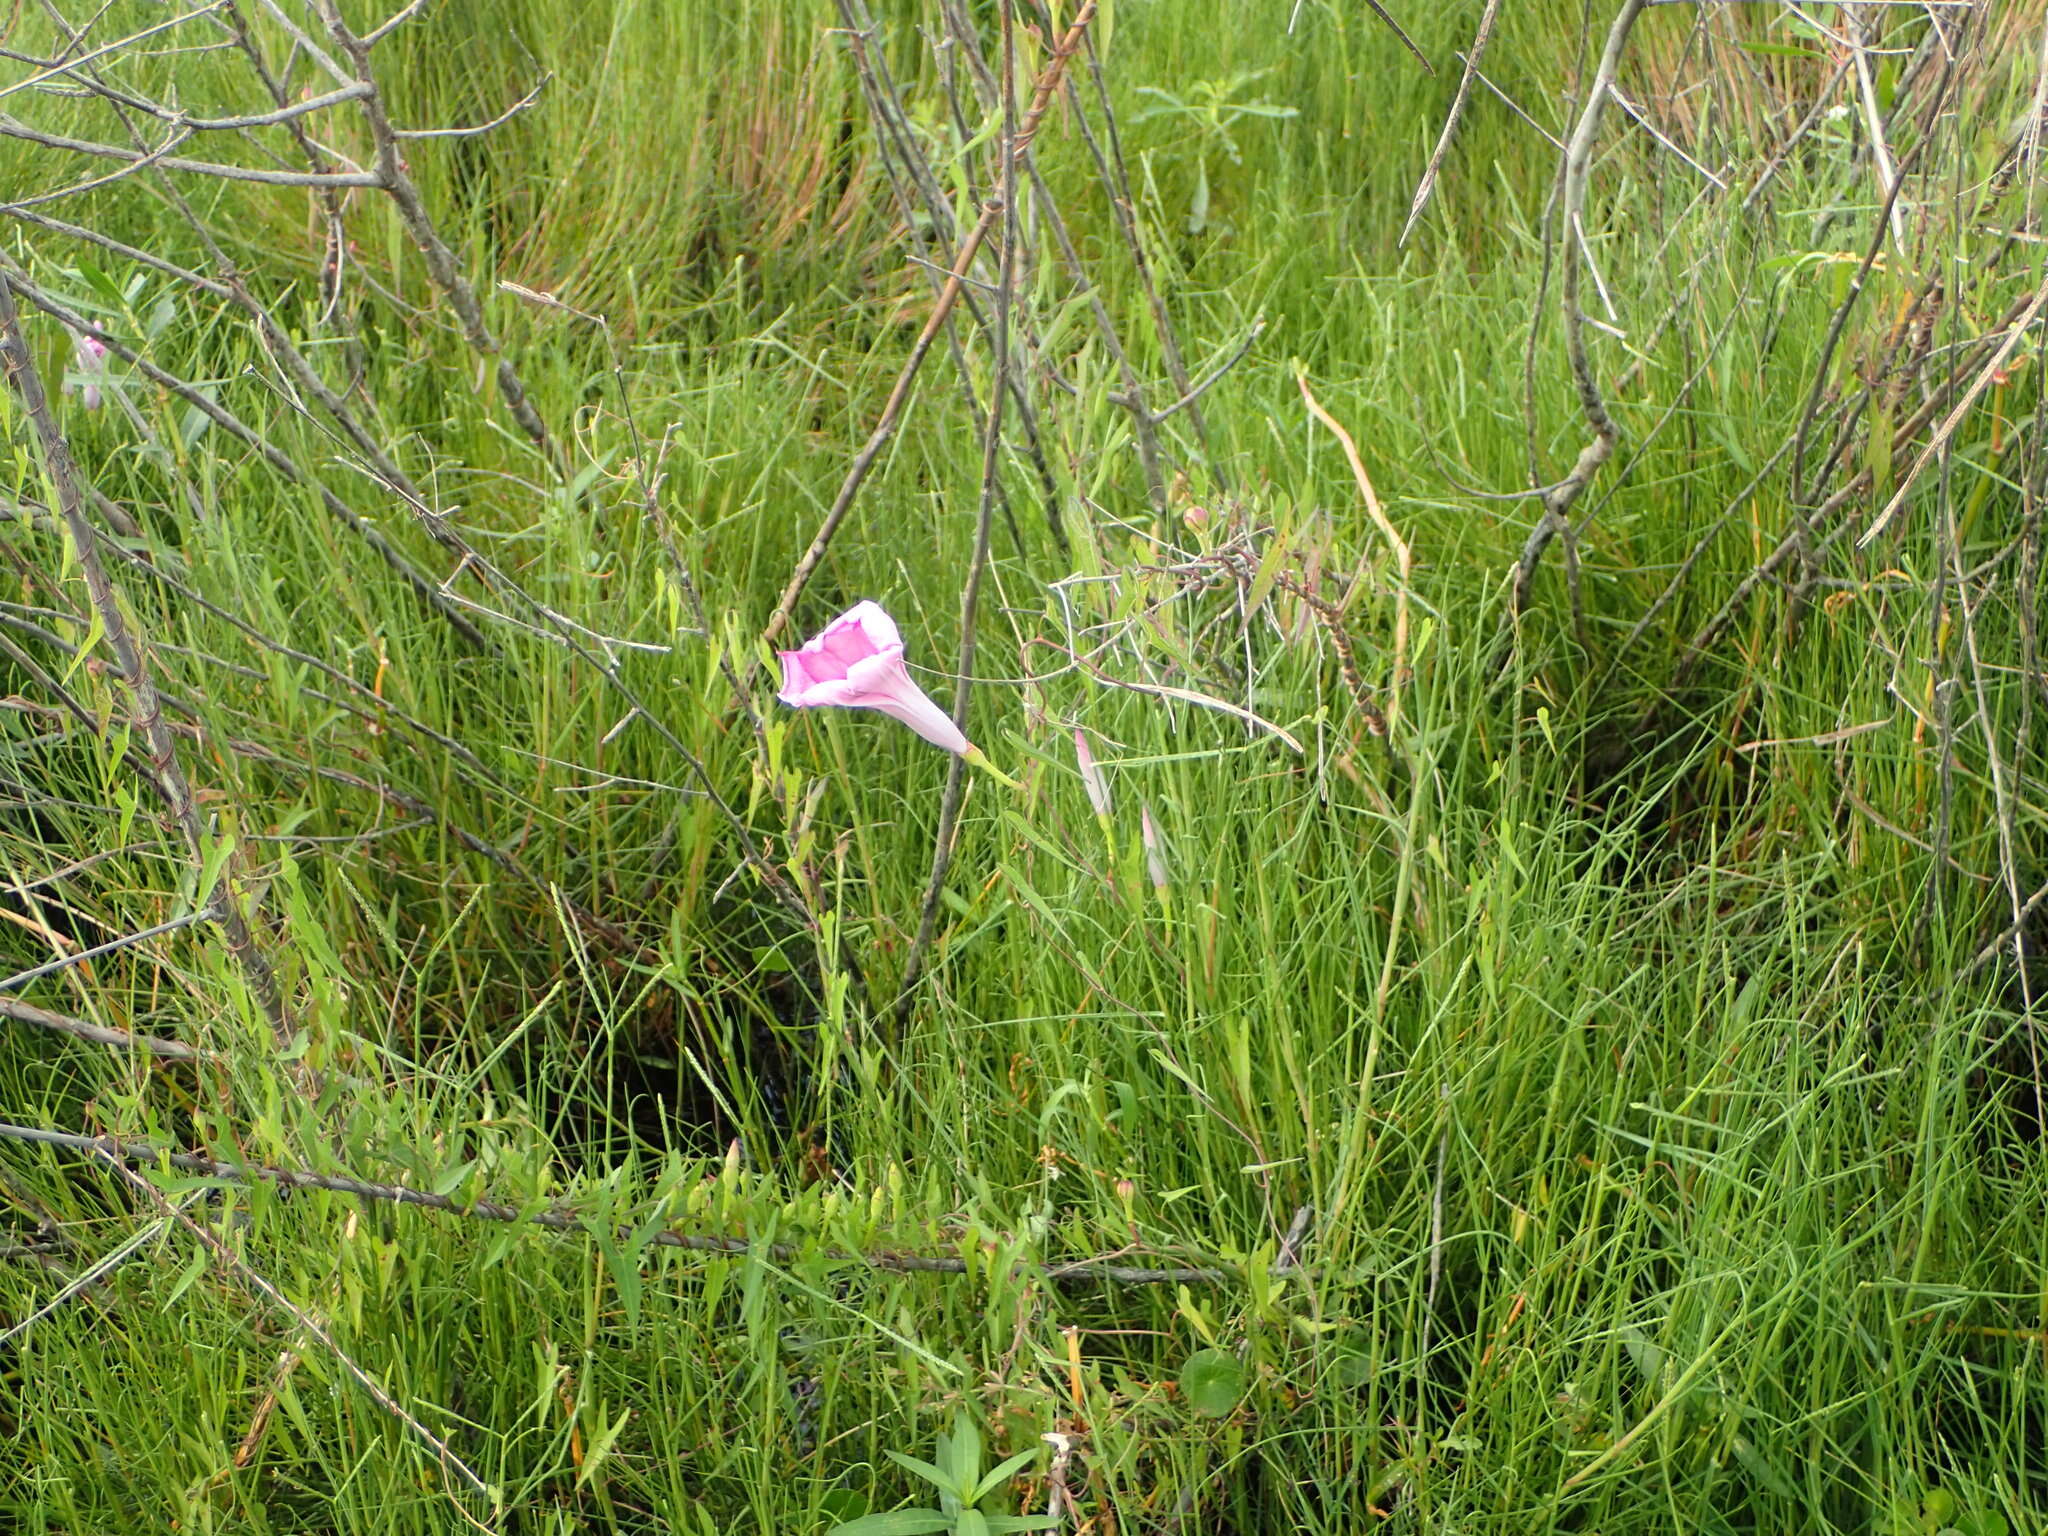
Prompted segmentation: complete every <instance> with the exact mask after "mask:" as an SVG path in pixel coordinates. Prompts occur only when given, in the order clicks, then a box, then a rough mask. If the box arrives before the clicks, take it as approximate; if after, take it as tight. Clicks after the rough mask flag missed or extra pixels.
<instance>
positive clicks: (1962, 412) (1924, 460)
mask: <svg viewBox="0 0 2048 1536" xmlns="http://www.w3.org/2000/svg"><path fill="white" fill-rule="evenodd" d="M2044 308H2048V280H2044V281H2043V282H2042V284H2041V286H2040V287H2039V288H2038V289H2036V290H2035V292H2034V296H2033V298H2031V299H2029V300H2028V301H2027V304H2026V307H2025V308H2024V309H2022V310H2021V311H2020V313H2019V316H2018V317H2017V318H2016V319H2015V320H2014V321H2013V322H2012V324H2011V327H2010V329H2008V330H2007V332H2006V336H2005V342H2004V345H2002V346H2001V347H1999V349H1998V351H1997V353H1996V354H1995V355H1994V356H1993V357H1992V358H1991V360H1990V361H1989V362H1987V363H1985V364H1984V365H1983V367H1981V368H1979V369H1978V370H1977V375H1976V377H1975V378H1973V379H1971V380H1970V387H1969V388H1968V389H1966V390H1964V391H1963V397H1962V399H1960V400H1958V401H1957V402H1956V404H1955V409H1954V410H1952V411H1950V412H1949V413H1948V415H1947V417H1946V418H1944V419H1943V421H1942V423H1941V425H1940V426H1939V427H1937V428H1935V431H1934V435H1933V436H1932V437H1931V438H1929V439H1928V440H1927V446H1926V447H1924V448H1922V449H1921V450H1920V457H1919V458H1917V459H1915V460H1914V461H1913V467H1912V468H1911V469H1910V470H1908V471H1907V472H1906V475H1905V478H1904V479H1903V480H1901V481H1900V482H1899V488H1898V489H1897V490H1896V491H1894V492H1893V493H1892V497H1891V500H1889V501H1887V502H1886V503H1885V505H1884V510H1883V511H1882V512H1880V513H1878V514H1877V516H1876V517H1875V518H1873V519H1872V520H1871V524H1870V526H1869V527H1868V528H1866V529H1864V530H1863V532H1862V534H1861V535H1860V536H1859V537H1858V538H1857V540H1856V547H1857V548H1858V549H1868V548H1869V547H1870V546H1871V544H1872V543H1874V542H1875V541H1876V540H1877V539H1878V538H1879V537H1880V536H1881V535H1882V534H1883V533H1884V531H1885V529H1887V528H1889V527H1890V526H1891V523H1892V519H1893V518H1895V517H1896V516H1898V512H1899V508H1900V507H1901V506H1903V505H1904V504H1905V500H1906V497H1907V496H1908V495H1909V494H1910V493H1911V492H1912V489H1913V487H1914V485H1916V484H1917V483H1918V482H1919V479H1920V476H1921V475H1922V474H1924V473H1925V472H1926V470H1927V466H1928V465H1929V464H1930V463H1932V462H1933V461H1934V458H1935V455H1937V454H1938V453H1940V452H1941V451H1942V449H1943V448H1944V447H1945V446H1946V445H1947V443H1948V440H1949V439H1950V438H1951V437H1952V436H1954V435H1955V430H1956V428H1957V427H1959V426H1961V425H1962V423H1963V418H1964V417H1965V416H1967V415H1968V414H1969V413H1970V407H1971V406H1973V405H1975V404H1976V403H1977V397H1978V396H1979V395H1981V394H1983V393H1984V391H1985V389H1986V388H1988V387H1989V385H1990V383H1991V381H1992V379H1993V377H1994V376H1995V375H1996V374H1997V373H1998V372H1999V370H2000V369H2002V368H2004V366H2005V365H2006V362H2007V361H2008V360H2009V359H2010V358H2011V357H2012V354H2013V352H2014V351H2015V350H2016V349H2017V348H2018V346H2019V344H2020V342H2021V340H2022V339H2023V338H2024V337H2025V336H2026V334H2027V331H2028V329H2029V328H2030V327H2031V326H2032V325H2033V323H2034V322H2035V321H2036V320H2038V319H2039V318H2040V317H2041V312H2042V310H2043V309H2044Z"/></svg>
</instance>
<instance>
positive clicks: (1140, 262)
mask: <svg viewBox="0 0 2048 1536" xmlns="http://www.w3.org/2000/svg"><path fill="white" fill-rule="evenodd" d="M1088 78H1089V80H1090V82H1091V83H1092V84H1093V85H1094V87H1095V103H1096V106H1097V108H1098V109H1099V110H1100V111H1101V113H1102V137H1103V140H1104V141H1105V142H1106V144H1107V146H1108V152H1107V154H1106V155H1105V153H1104V149H1103V145H1102V144H1099V143H1097V142H1096V138H1095V133H1094V130H1093V129H1092V128H1091V127H1090V126H1089V123H1088V114H1087V112H1086V110H1085V109H1084V108H1083V107H1082V105H1081V94H1080V91H1079V90H1078V88H1076V87H1075V85H1074V83H1073V82H1072V81H1069V82H1068V84H1067V94H1068V98H1069V100H1071V101H1072V103H1073V107H1074V127H1075V129H1076V130H1077V131H1078V132H1079V133H1080V135H1081V142H1082V143H1083V144H1085V145H1087V146H1088V152H1089V155H1090V156H1091V157H1092V158H1093V159H1094V161H1095V173H1096V177H1097V179H1098V180H1100V181H1101V183H1102V190H1103V195H1104V196H1105V198H1106V199H1107V200H1108V202H1109V206H1110V212H1111V213H1112V215H1114V217H1115V222H1116V227H1117V233H1118V234H1119V235H1121V236H1122V237H1123V242H1124V248H1125V249H1126V250H1127V251H1129V252H1130V257H1131V270H1132V271H1133V272H1135V273H1136V274H1137V277H1138V287H1139V290H1140V291H1141V292H1142V293H1143V294H1144V295H1145V304H1146V307H1147V308H1148V309H1150V310H1151V312H1152V329H1153V332H1154V334H1155V335H1156V336H1157V337H1158V338H1159V353H1160V357H1161V359H1162V360H1163V361H1164V362H1165V364H1166V376H1167V378H1168V379H1169V380H1171V381H1172V383H1173V388H1174V392H1175V394H1176V395H1177V396H1178V397H1179V398H1180V399H1182V400H1187V399H1189V397H1191V396H1193V397H1195V398H1196V399H1197V400H1199V392H1198V391H1197V390H1196V389H1195V388H1194V386H1193V383H1192V381H1191V380H1190V378H1189V376H1188V370H1187V366H1186V364H1185V363H1183V362H1182V360H1181V352H1180V341H1179V339H1178V338H1177V337H1176V336H1175V335H1174V330H1173V320H1172V317H1171V316H1170V315H1169V313H1168V312H1167V308H1166V300H1165V299H1164V298H1163V297H1162V296H1161V294H1160V292H1159V284H1158V283H1157V282H1156V281H1155V280H1154V279H1153V275H1152V259H1151V257H1150V256H1148V255H1147V254H1146V251H1145V241H1144V236H1143V235H1142V233H1141V232H1140V231H1139V229H1138V215H1137V199H1136V198H1135V197H1134V196H1133V195H1132V192H1131V177H1130V168H1129V166H1128V165H1127V164H1126V162H1125V160H1124V149H1123V136H1122V134H1121V133H1119V132H1118V130H1117V126H1116V111H1115V108H1114V107H1113V106H1112V105H1111V103H1110V98H1109V82H1108V80H1107V79H1106V78H1105V76H1104V73H1103V68H1102V55H1101V53H1100V51H1098V50H1097V49H1096V48H1095V47H1094V45H1093V43H1092V42H1091V43H1090V45H1089V47H1088ZM1133 409H1134V410H1135V409H1138V407H1136V406H1134V407H1133ZM1168 414H1170V413H1168V412H1148V413H1146V415H1145V417H1144V421H1145V429H1146V433H1147V435H1148V436H1149V435H1151V434H1152V433H1153V431H1154V429H1155V428H1156V426H1157V424H1158V423H1159V422H1161V421H1163V420H1164V419H1165V417H1166V415H1168ZM1188 420H1189V421H1190V422H1191V423H1192V424H1193V426H1194V429H1195V439H1196V441H1197V442H1199V443H1200V444H1201V445H1202V452H1203V454H1204V455H1205V456H1206V457H1207V459H1208V461H1209V473H1210V476H1211V477H1212V478H1213V479H1214V480H1215V482H1216V484H1217V486H1218V487H1219V488H1221V487H1224V486H1225V485H1226V484H1227V482H1226V480H1225V477H1224V473H1223V465H1222V463H1221V461H1219V460H1218V459H1217V457H1216V454H1215V452H1214V450H1213V449H1212V448H1211V447H1210V443H1209V424H1208V422H1207V420H1205V419H1204V417H1203V415H1202V408H1201V406H1200V404H1199V403H1196V404H1191V405H1190V406H1189V407H1188ZM1160 509H1161V510H1162V511H1164V510H1165V507H1164V503H1163V499H1161V507H1160Z"/></svg>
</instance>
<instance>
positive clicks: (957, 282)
mask: <svg viewBox="0 0 2048 1536" xmlns="http://www.w3.org/2000/svg"><path fill="white" fill-rule="evenodd" d="M1094 19H1095V0H1082V5H1081V9H1080V12H1079V13H1078V14H1077V15H1076V16H1075V17H1074V24H1073V25H1072V26H1071V27H1069V28H1068V29H1067V33H1066V35H1065V36H1064V37H1062V38H1061V39H1060V41H1059V45H1058V46H1057V47H1056V48H1054V49H1053V54H1052V57H1051V58H1050V59H1048V60H1047V61H1046V64H1045V68H1044V69H1043V70H1042V71H1040V73H1039V77H1038V85H1037V88H1036V90H1035V91H1034V92H1033V94H1032V98H1031V106H1030V108H1029V110H1027V111H1026V112H1025V114H1024V117H1023V121H1022V123H1021V125H1020V126H1019V128H1018V131H1017V136H1016V139H1015V140H1014V141H1013V142H1012V143H1011V145H1010V151H1009V152H1010V154H1011V155H1012V156H1015V155H1017V154H1020V153H1022V149H1023V147H1024V146H1026V145H1028V144H1029V143H1030V142H1031V139H1032V137H1033V136H1034V135H1035V134H1036V133H1037V131H1038V123H1039V119H1041V118H1042V117H1044V116H1045V109H1046V108H1047V106H1049V105H1050V104H1051V102H1052V93H1053V90H1054V88H1055V87H1056V86H1058V84H1059V79H1060V75H1061V74H1062V73H1063V72H1064V71H1065V69H1066V66H1067V61H1068V60H1069V59H1070V58H1072V57H1073V55H1074V50H1075V49H1076V48H1078V47H1080V45H1081V38H1082V37H1083V35H1084V34H1085V33H1086V31H1087V28H1088V24H1089V23H1090V22H1091V21H1093V20H1094ZM1001 212H1002V209H1001V207H1000V205H998V204H996V203H990V204H989V205H988V206H987V207H985V208H983V209H982V211H981V217H980V219H978V220H977V221H976V222H975V225H974V228H973V229H972V230H971V231H970V232H969V233H968V236H967V238H966V240H965V241H963V242H962V243H961V246H960V253H959V255H958V256H956V257H955V258H954V261H953V268H952V270H951V271H950V272H949V273H948V274H947V276H946V286H945V287H944V288H942V289H940V290H939V297H938V299H937V300H936V301H935V302H934V303H933V305H932V312H931V315H930V317H929V318H928V319H927V320H926V321H925V323H924V329H923V330H922V331H920V332H919V333H918V337H917V340H916V341H915V342H914V343H913V344H912V345H911V349H910V356H909V358H908V359H906V360H905V362H904V364H903V370H902V372H901V373H899V374H898V375H897V377H896V386H895V388H893V389H891V390H890V391H889V398H888V401H887V402H886V403H885V404H884V405H883V407H882V415H881V418H880V420H878V421H877V422H876V423H875V429H874V431H872V432H870V433H869V434H868V440H867V441H866V442H865V443H864V444H862V445H861V450H860V452H859V453H857V454H855V455H854V457H853V463H852V464H851V465H850V466H848V468H847V471H846V478H845V479H844V480H843V481H841V482H840V486H839V494H838V495H836V496H834V497H833V498H832V505H831V507H830V508H829V509H828V510H827V511H826V513H825V520H824V522H822V523H821V524H819V525H818V532H817V534H816V536H815V537H814V538H812V540H811V542H810V547H809V548H807V549H806V550H805V551H804V553H803V558H802V559H800V560H798V561H797V563H796V569H795V570H793V571H792V572H791V573H790V577H789V584H788V585H787V586H785V587H784V588H783V589H782V596H781V597H780V598H778V599H777V600H776V603H775V611H774V612H773V613H772V614H770V615H769V616H768V623H767V625H766V626H765V627H764V628H763V629H762V631H761V639H762V640H763V642H765V643H768V644H773V643H774V641H775V638H776V636H778V635H780V634H781V633H782V631H783V629H784V628H786V627H787V626H788V624H789V620H790V615H791V614H792V613H793V612H794V611H795V609H796V605H797V600H798V599H799V598H801V597H802V596H803V593H804V588H805V587H807V586H809V585H810V581H811V577H812V576H813V575H814V574H815V573H816V571H817V569H818V566H819V564H820V562H822V561H823V560H824V558H825V551H826V550H827V548H829V547H830V545H831V543H832V536H833V535H834V534H835V533H837V532H838V531H839V525H840V524H841V523H842V522H844V521H845V520H846V514H847V513H848V512H849V511H851V510H852V509H853V500H854V497H855V496H857V495H858V494H859V493H860V488H861V485H862V483H863V482H864V481H866V479H867V477H868V471H869V470H871V469H873V468H874V465H875V460H876V459H877V458H878V457H880V455H881V452H882V449H883V448H884V447H885V446H887V444H888V442H889V439H890V438H891V437H892V436H894V435H895V432H896V423H897V419H898V418H899V417H900V416H901V415H902V413H903V405H904V402H905V401H906V400H907V399H909V397H910V386H911V384H912V383H913V382H914V381H915V380H916V378H917V371H918V369H919V368H921V367H922V366H923V365H924V360H925V355H926V354H927V353H928V352H930V351H931V346H932V341H933V339H934V338H935V337H937V335H938V334H939V328H940V327H941V326H943V325H944V324H945V323H946V316H947V315H949V314H951V313H952V310H953V306H954V304H956V303H957V302H959V298H960V290H961V288H962V286H963V285H964V284H965V282H966V280H967V274H968V272H969V271H970V270H971V269H972V268H973V266H974V257H975V254H976V253H977V252H978V251H980V249H981V243H982V241H984V240H986V239H987V238H988V234H989V231H990V230H991V229H992V228H994V227H995V221H996V219H997V217H998V216H999V215H1000V214H1001Z"/></svg>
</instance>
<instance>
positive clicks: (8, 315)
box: [0, 274, 292, 1047]
mask: <svg viewBox="0 0 2048 1536" xmlns="http://www.w3.org/2000/svg"><path fill="white" fill-rule="evenodd" d="M0 353H4V363H5V369H6V373H7V381H8V383H9V384H10V385H11V386H12V387H13V389H14V391H15V393H16V394H18V395H19V396H20V397H21V403H22V408H23V410H24V412H25V413H26V415H27V416H28V418H29V421H30V423H31V424H32V426H33V427H34V430H35V435H36V439H37V442H38V444H39V445H40V447H41V449H42V456H43V463H44V467H45V468H46V469H47V470H48V471H49V475H50V480H51V482H52V484H53V486H54V488H55V490H56V493H57V510H58V514H59V515H60V516H61V517H62V519H63V521H64V526H65V529H66V531H67V532H68V533H69V534H70V536H71V542H72V545H73V547H74V550H75V552H76V554H77V557H78V563H79V568H80V570H81V571H82V572H83V574H84V577H85V586H86V592H87V593H88V595H89V596H90V597H91V599H92V606H93V611H94V612H95V613H96V614H97V615H98V617H99V622H100V626H101V628H102V630H103V631H104V632H105V634H106V639H107V645H108V647H109V648H110V649H111V650H112V651H113V653H114V661H115V665H116V667H117V668H118V670H119V673H120V677H121V681H122V683H123V685H124V686H125V687H126V688H127V690H128V695H129V699H130V701H131V706H132V707H131V718H132V720H133V722H134V725H135V729H136V732H137V734H138V735H140V736H141V737H142V740H143V742H144V744H145V746H146V749H147V752H148V757H149V764H150V773H149V779H150V787H151V788H152V789H153V790H154V791H155V792H156V794H157V795H158V797H159V798H161V799H162V801H163V802H164V805H165V807H166V808H167V809H168V810H169V811H170V813H171V818H172V820H174V821H175V822H177V824H178V829H179V831H180V832H182V833H183V834H184V838H185V843H186V846H187V847H188V848H189V849H190V851H191V854H192V857H193V860H194V861H195V862H203V861H204V859H205V844H206V829H205V826H204V824H203V823H202V822H201V821H200V818H199V806H198V802H197V801H196V800H195V799H194V798H193V795H192V786H191V783H190V782H189V781H188V780H187V779H186V777H185V771H184V769H183V768H182V767H181V766H180V765H179V762H178V751H177V743H176V739H175V738H174V737H173V735H172V733H171V729H170V726H169V725H168V724H167V723H166V722H165V720H164V709H163V700H162V698H161V697H160V696H159V695H158V693H157V689H156V683H155V681H154V680H153V679H152V678H151V676H150V671H149V663H148V661H147V659H146V658H145V656H144V654H143V649H142V645H141V643H140V641H139V640H138V639H137V637H136V633H135V631H134V630H133V629H132V628H131V627H130V625H129V623H128V616H127V613H126V611H125V610H124V609H123V608H122V606H121V603H120V600H119V598H117V597H116V596H115V593H114V584H113V581H112V580H111V579H110V578H109V577H108V575H107V567H106V564H105V562H103V561H102V560H101V559H100V551H99V543H98V540H97V538H96V536H95V534H94V530H93V526H92V523H91V521H90V520H89V519H88V518H87V517H86V514H85V498H84V496H83V494H82V493H81V491H80V488H79V476H78V470H77V467H76V465H74V464H73V463H72V460H71V447H70V444H68V443H67V442H65V440H64V435H63V433H62V432H60V431H59V430H58V429H57V420H56V417H55V416H54V415H52V414H51V411H50V399H49V396H48V394H47V393H46V392H45V391H44V389H43V379H42V374H41V372H40V371H39V370H38V369H37V367H36V361H35V355H34V353H33V352H31V351H30V350H29V345H28V338H27V337H26V336H24V335H23V334H22V330H21V315H20V313H19V311H18V310H17V309H16V308H15V304H14V282H13V279H12V278H11V277H9V276H7V275H5V274H0ZM239 863H240V861H239V859H238V858H236V857H234V856H230V858H229V860H228V865H227V867H226V868H225V869H224V870H223V871H222V873H221V885H220V889H219V891H218V892H217V893H215V894H214V895H213V906H212V916H213V919H214V921H215V922H216V923H218V924H219V926H220V931H221V934H222V936H223V937H224V938H225V939H226V941H227V946H228V950H229V952H230V953H231V954H232V955H233V956H234V957H235V960H236V961H237V963H238V964H240V966H241V968H242V973H243V975H244V976H246V977H247V978H248V982H249V990H250V992H251V994H252V995H253V996H254V998H255V1000H256V1005H257V1007H258V1008H259V1009H261V1010H262V1013H263V1016H264V1018H265V1019H266V1020H268V1021H269V1024H270V1030H271V1034H272V1035H273V1036H274V1037H275V1039H276V1041H277V1043H278V1045H279V1046H281V1047H282V1046H286V1045H289V1044H290V1043H291V1038H292V1023H291V1019H290V1016H289V1015H288V1014H287V1013H286V1011H285V1006H284V999H283V997H282V995H281V994H280V993H279V991H278V985H277V976H276V974H275V973H274V972H273V971H272V970H271V967H270V959H269V957H268V956H267V955H265V954H264V953H263V951H262V949H261V948H260V947H259V946H258V944H257V942H256V936H255V934H254V933H252V932H251V931H250V928H249V922H248V918H247V917H246V915H245V914H244V912H243V910H242V906H243V902H244V900H245V892H244V890H243V886H242V873H241V870H240V868H239ZM204 894H205V893H202V895H204Z"/></svg>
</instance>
